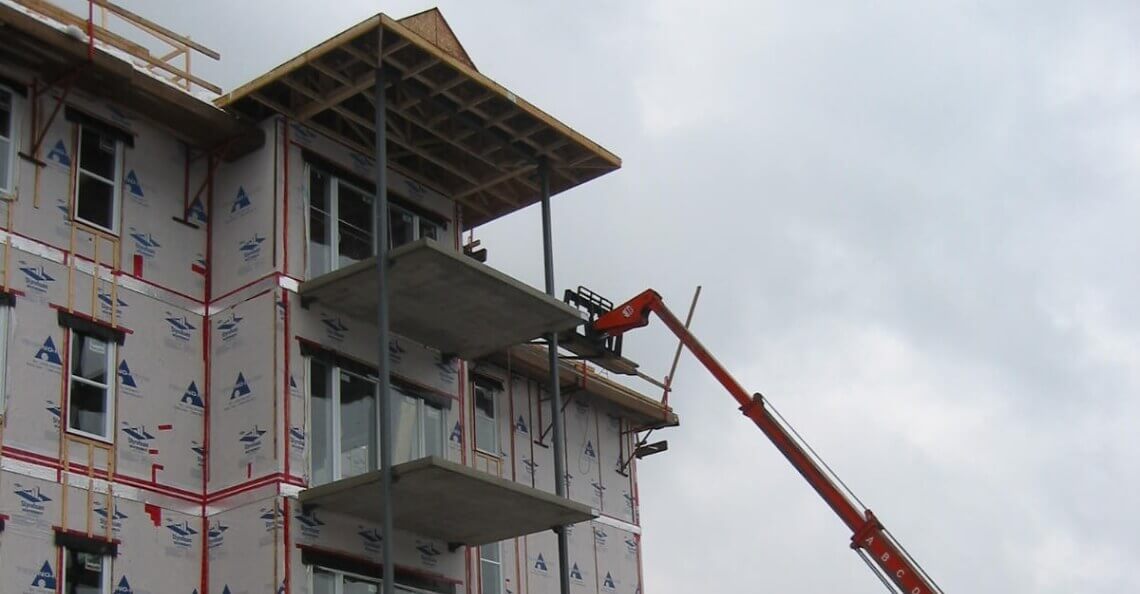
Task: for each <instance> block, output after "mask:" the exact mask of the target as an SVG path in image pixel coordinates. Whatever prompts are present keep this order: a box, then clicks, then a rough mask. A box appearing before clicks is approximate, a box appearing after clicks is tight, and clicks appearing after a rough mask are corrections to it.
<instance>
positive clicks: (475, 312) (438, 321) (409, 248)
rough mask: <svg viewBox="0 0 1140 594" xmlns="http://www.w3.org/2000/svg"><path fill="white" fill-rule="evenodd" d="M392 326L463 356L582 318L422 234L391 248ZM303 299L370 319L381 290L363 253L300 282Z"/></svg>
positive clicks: (557, 328) (371, 260) (479, 353)
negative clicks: (360, 257) (345, 264)
mask: <svg viewBox="0 0 1140 594" xmlns="http://www.w3.org/2000/svg"><path fill="white" fill-rule="evenodd" d="M389 261H390V262H391V264H390V267H389V269H388V270H389V271H388V282H389V286H390V292H389V296H390V301H389V306H388V308H389V320H390V322H389V324H390V328H391V330H392V332H395V333H396V334H399V335H401V336H404V337H407V338H409V339H411V340H414V341H416V342H418V343H420V344H424V345H427V346H429V347H432V348H436V349H439V351H440V352H441V353H445V354H448V355H457V356H459V357H461V358H463V359H475V358H477V357H480V356H483V355H486V354H488V353H492V352H495V351H497V350H500V349H503V348H506V347H508V346H510V345H513V344H519V343H523V342H527V341H530V340H532V339H534V338H537V337H539V336H542V335H543V334H546V333H548V332H561V331H563V330H568V329H570V328H574V327H575V326H578V325H579V324H581V323H582V318H581V316H580V315H579V313H578V312H577V311H576V310H575V309H574V308H571V307H569V306H567V305H566V304H564V303H562V302H561V301H558V300H557V299H554V298H552V297H549V296H547V295H546V294H545V293H541V292H539V291H538V290H536V289H534V288H533V287H529V286H527V285H525V284H523V283H522V282H520V281H518V280H515V279H513V278H511V277H509V276H507V275H505V274H503V273H501V272H499V271H498V270H495V269H494V268H491V267H490V266H487V265H486V264H482V263H480V262H477V261H475V260H473V259H471V258H469V257H467V256H464V255H462V254H459V253H456V252H453V251H450V250H447V249H444V248H443V247H440V246H439V245H438V244H437V243H436V242H434V241H431V240H427V239H421V240H419V241H416V242H413V243H410V244H407V245H403V246H400V247H398V248H396V249H394V250H392V252H391V253H390V254H389ZM300 293H301V300H302V303H305V304H309V303H314V302H316V303H320V304H321V305H323V306H324V307H327V308H330V309H334V310H337V311H340V312H342V313H344V314H346V315H348V316H350V317H353V318H356V319H359V320H366V321H367V320H375V319H376V308H377V299H378V298H379V294H380V292H379V289H378V284H377V281H376V259H375V258H369V259H368V260H365V261H363V262H358V263H356V264H353V265H351V266H348V267H345V268H341V269H340V270H337V271H334V272H330V273H328V274H325V275H322V276H319V277H317V278H315V279H313V280H309V281H305V282H303V283H301V287H300Z"/></svg>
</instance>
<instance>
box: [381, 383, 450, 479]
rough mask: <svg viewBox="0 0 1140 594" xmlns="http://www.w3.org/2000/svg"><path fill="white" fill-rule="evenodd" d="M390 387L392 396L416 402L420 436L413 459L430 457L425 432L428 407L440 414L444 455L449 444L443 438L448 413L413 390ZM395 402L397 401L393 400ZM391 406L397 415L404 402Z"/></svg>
mask: <svg viewBox="0 0 1140 594" xmlns="http://www.w3.org/2000/svg"><path fill="white" fill-rule="evenodd" d="M390 385H391V388H392V394H393V395H394V396H395V395H398V396H399V397H400V398H404V397H405V396H406V397H409V398H411V399H413V400H415V401H416V433H417V435H418V436H419V441H418V442H417V443H416V444H415V446H416V448H415V451H414V452H413V453H412V458H411V459H412V460H417V459H419V458H423V457H424V456H427V455H428V454H427V431H425V428H426V427H427V412H426V410H427V408H428V407H431V408H434V409H436V410H438V411H439V412H440V419H439V435H440V443H439V452H440V455H443V453H444V448H445V447H446V443H447V440H446V439H444V438H443V432H444V427H445V426H446V425H447V423H446V422H445V417H444V414H446V413H445V412H444V409H443V407H441V406H436V405H434V404H432V403H431V402H429V401H427V400H425V399H423V398H421V397H419V396H418V395H416V394H415V392H414V391H413V390H406V389H404V388H401V387H400V386H397V385H395V384H390ZM393 400H395V399H393ZM390 404H391V405H392V407H393V413H395V411H396V410H398V409H399V408H400V407H401V406H402V405H403V402H396V401H393V402H391V403H390ZM393 420H395V419H394V417H393Z"/></svg>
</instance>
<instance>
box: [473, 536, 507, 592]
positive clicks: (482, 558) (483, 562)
mask: <svg viewBox="0 0 1140 594" xmlns="http://www.w3.org/2000/svg"><path fill="white" fill-rule="evenodd" d="M490 547H494V548H495V557H496V558H495V559H491V558H489V557H487V556H486V555H485V554H484V551H485V550H486V549H488V548H490ZM487 565H494V566H495V567H497V568H498V570H499V582H498V584H496V587H497V589H496V591H494V592H488V591H487V590H486V589H485V588H483V585H484V584H483V580H484V578H483V576H484V572H485V569H484V568H485V567H486V566H487ZM504 584H505V580H504V576H503V547H502V543H498V542H492V543H488V544H485V545H479V594H503V591H504V590H505V588H504V587H503V586H504Z"/></svg>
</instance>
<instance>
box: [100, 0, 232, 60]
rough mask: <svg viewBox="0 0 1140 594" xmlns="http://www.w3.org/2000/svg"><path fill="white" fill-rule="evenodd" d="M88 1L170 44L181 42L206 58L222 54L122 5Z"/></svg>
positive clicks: (219, 57) (102, 0) (219, 56)
mask: <svg viewBox="0 0 1140 594" xmlns="http://www.w3.org/2000/svg"><path fill="white" fill-rule="evenodd" d="M90 1H91V2H93V3H94V4H95V5H97V6H101V7H103V8H106V9H107V10H109V11H111V12H112V13H114V14H116V15H118V16H120V17H122V18H124V19H126V20H128V21H130V22H132V23H134V24H135V25H138V26H139V27H140V28H142V29H144V30H146V31H148V32H150V33H153V34H157V36H160V37H165V38H166V40H167V41H169V42H172V44H182V45H184V46H186V47H189V48H191V49H193V50H194V51H196V52H198V53H200V54H202V55H203V56H206V57H208V58H212V59H214V60H220V59H221V58H222V55H221V54H219V53H218V52H216V51H214V50H212V49H210V48H208V47H206V46H204V45H202V44H200V43H198V42H196V41H194V40H192V39H190V38H189V37H186V36H185V35H180V34H178V33H175V32H174V31H171V30H170V29H167V28H166V27H163V26H162V25H160V24H158V23H156V22H154V21H152V20H149V19H147V18H145V17H142V16H139V15H137V14H135V13H133V12H131V11H129V10H127V9H125V8H123V7H122V6H119V5H118V4H114V3H112V2H110V1H109V0H90Z"/></svg>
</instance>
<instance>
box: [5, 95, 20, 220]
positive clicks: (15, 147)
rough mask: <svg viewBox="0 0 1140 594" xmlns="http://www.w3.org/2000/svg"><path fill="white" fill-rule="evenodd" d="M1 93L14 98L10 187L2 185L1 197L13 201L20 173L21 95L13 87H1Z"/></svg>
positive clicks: (9, 158) (9, 155) (10, 147)
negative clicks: (18, 166)
mask: <svg viewBox="0 0 1140 594" xmlns="http://www.w3.org/2000/svg"><path fill="white" fill-rule="evenodd" d="M0 91H4V92H6V93H8V96H10V97H11V98H12V113H11V115H10V116H9V117H10V118H11V120H12V121H11V122H10V123H11V127H10V132H11V134H12V137H11V138H9V139H8V185H7V186H3V185H0V197H2V198H5V199H12V198H15V196H16V183H17V179H16V178H17V177H18V176H19V171H18V170H17V168H16V165H17V163H18V161H17V160H16V155H17V153H19V152H20V108H21V107H22V106H21V105H20V95H19V94H17V93H16V91H15V90H14V89H12V88H11V87H8V86H5V85H0Z"/></svg>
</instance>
